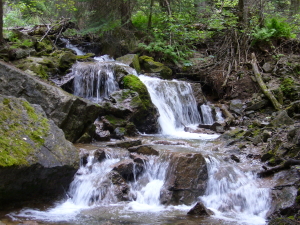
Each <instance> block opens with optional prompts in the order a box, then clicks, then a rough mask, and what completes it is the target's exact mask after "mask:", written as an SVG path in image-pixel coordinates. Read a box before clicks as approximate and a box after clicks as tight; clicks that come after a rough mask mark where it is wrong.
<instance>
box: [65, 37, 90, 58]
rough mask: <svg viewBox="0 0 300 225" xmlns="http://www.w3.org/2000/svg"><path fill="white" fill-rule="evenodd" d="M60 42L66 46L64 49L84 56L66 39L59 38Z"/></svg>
mask: <svg viewBox="0 0 300 225" xmlns="http://www.w3.org/2000/svg"><path fill="white" fill-rule="evenodd" d="M61 40H62V42H64V43H65V44H66V48H68V49H71V50H73V51H75V52H76V54H77V55H85V53H84V52H83V51H81V50H80V49H79V48H77V47H76V46H75V45H72V44H71V43H70V41H69V40H68V39H65V38H61Z"/></svg>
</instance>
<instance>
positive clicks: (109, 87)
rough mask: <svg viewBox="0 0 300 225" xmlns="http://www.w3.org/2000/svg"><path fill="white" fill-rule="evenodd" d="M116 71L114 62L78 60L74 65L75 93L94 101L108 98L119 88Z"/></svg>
mask: <svg viewBox="0 0 300 225" xmlns="http://www.w3.org/2000/svg"><path fill="white" fill-rule="evenodd" d="M114 73H115V67H114V65H113V64H108V63H102V62H93V63H81V62H77V63H76V64H75V65H73V67H72V74H73V76H74V83H73V86H74V95H77V96H79V97H83V98H87V99H89V100H91V101H94V102H99V101H102V100H103V99H104V98H108V97H109V96H110V94H112V93H113V92H115V91H117V90H119V85H118V83H117V81H116V80H115V75H114Z"/></svg>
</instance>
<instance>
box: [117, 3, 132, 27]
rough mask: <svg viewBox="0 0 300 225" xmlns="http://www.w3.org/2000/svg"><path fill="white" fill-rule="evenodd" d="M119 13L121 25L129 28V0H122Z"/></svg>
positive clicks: (130, 24) (130, 25)
mask: <svg viewBox="0 0 300 225" xmlns="http://www.w3.org/2000/svg"><path fill="white" fill-rule="evenodd" d="M120 15H121V24H122V27H125V28H127V29H130V28H131V27H132V23H131V0H122V2H121V4H120Z"/></svg>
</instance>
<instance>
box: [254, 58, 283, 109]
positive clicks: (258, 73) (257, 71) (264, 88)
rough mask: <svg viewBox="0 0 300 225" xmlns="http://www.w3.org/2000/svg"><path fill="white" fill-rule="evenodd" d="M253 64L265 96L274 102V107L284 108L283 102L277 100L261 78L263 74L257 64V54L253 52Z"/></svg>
mask: <svg viewBox="0 0 300 225" xmlns="http://www.w3.org/2000/svg"><path fill="white" fill-rule="evenodd" d="M251 58H252V60H251V65H252V69H253V72H254V75H255V78H256V81H257V83H258V84H259V86H260V88H261V90H262V91H263V93H264V94H265V96H267V98H268V99H269V100H270V101H271V102H272V104H273V106H274V108H275V109H276V110H280V109H281V108H282V106H281V104H280V103H279V102H278V101H277V99H276V98H275V97H274V95H273V94H272V93H271V92H270V91H269V89H268V88H267V86H266V85H265V83H264V81H263V80H262V78H261V74H260V72H259V69H258V66H257V59H256V57H255V54H254V53H252V54H251Z"/></svg>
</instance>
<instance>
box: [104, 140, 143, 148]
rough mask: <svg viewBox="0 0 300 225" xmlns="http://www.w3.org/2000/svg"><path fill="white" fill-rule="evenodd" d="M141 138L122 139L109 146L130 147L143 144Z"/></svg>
mask: <svg viewBox="0 0 300 225" xmlns="http://www.w3.org/2000/svg"><path fill="white" fill-rule="evenodd" d="M141 144H142V141H141V140H132V141H121V142H117V143H113V144H108V145H107V146H109V147H120V148H130V147H134V146H138V145H141Z"/></svg>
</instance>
